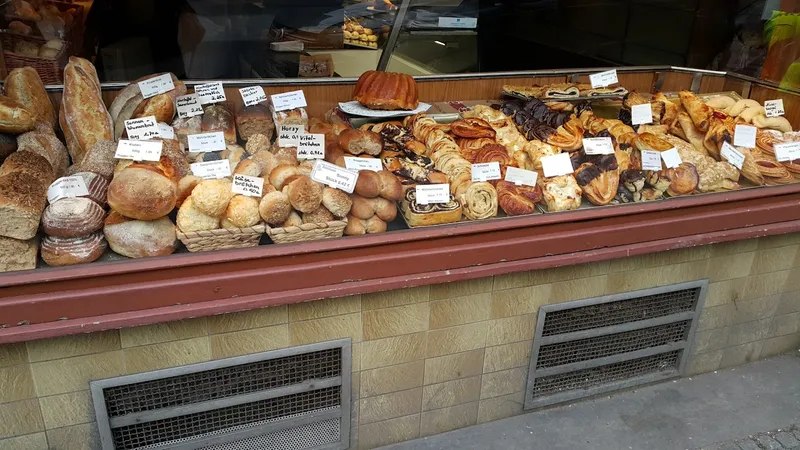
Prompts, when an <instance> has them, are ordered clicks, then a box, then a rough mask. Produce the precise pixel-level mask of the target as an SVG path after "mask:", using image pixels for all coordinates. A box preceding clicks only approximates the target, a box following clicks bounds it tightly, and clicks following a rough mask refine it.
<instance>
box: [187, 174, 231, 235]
mask: <svg viewBox="0 0 800 450" xmlns="http://www.w3.org/2000/svg"><path fill="white" fill-rule="evenodd" d="M231 187H232V186H231V181H230V180H228V179H226V178H221V179H218V180H203V181H202V182H201V183H200V184H198V185H197V187H195V188H194V190H193V191H192V199H193V201H194V205H195V207H196V208H197V209H198V210H200V211H201V212H203V213H204V214H206V215H209V216H213V217H220V216H221V215H222V214H223V213H224V212H225V209H226V208H227V207H228V203H229V202H230V201H231V199H232V198H233V192H232V191H231ZM181 229H183V228H181Z"/></svg>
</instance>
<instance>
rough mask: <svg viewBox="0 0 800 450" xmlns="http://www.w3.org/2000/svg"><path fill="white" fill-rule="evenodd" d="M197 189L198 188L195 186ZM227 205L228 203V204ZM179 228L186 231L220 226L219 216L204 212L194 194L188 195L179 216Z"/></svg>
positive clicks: (206, 229)
mask: <svg viewBox="0 0 800 450" xmlns="http://www.w3.org/2000/svg"><path fill="white" fill-rule="evenodd" d="M195 190H197V188H195ZM226 206H227V205H226ZM177 223H178V229H179V230H181V231H182V232H184V233H191V232H194V231H208V230H216V229H217V228H219V218H218V217H214V216H209V215H208V214H206V213H204V212H203V211H201V210H200V209H198V208H197V206H196V205H195V203H194V195H190V196H188V197H186V200H184V201H183V204H182V205H181V207H180V209H178V217H177Z"/></svg>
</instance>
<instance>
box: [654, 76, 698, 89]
mask: <svg viewBox="0 0 800 450" xmlns="http://www.w3.org/2000/svg"><path fill="white" fill-rule="evenodd" d="M692 78H694V74H691V73H680V72H667V73H666V75H665V76H664V85H663V86H662V87H661V90H662V91H664V92H677V91H682V90H685V89H689V88H690V87H691V86H692Z"/></svg>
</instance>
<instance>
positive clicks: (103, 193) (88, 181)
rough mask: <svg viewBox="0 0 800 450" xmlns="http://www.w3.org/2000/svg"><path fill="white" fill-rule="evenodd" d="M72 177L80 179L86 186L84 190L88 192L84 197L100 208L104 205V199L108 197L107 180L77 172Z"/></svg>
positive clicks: (92, 174)
mask: <svg viewBox="0 0 800 450" xmlns="http://www.w3.org/2000/svg"><path fill="white" fill-rule="evenodd" d="M72 176H75V177H81V178H82V179H83V184H85V185H86V190H88V191H89V194H88V195H84V196H82V197H86V198H88V199H90V200H92V201H93V202H95V203H97V204H98V205H100V206H103V207H104V206H105V205H106V197H107V195H108V180H106V179H105V178H103V177H101V176H100V175H98V174H96V173H92V172H78V173H76V174H74V175H72Z"/></svg>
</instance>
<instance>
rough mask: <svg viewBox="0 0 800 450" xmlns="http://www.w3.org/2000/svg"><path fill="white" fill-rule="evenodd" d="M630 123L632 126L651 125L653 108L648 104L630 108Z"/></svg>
mask: <svg viewBox="0 0 800 450" xmlns="http://www.w3.org/2000/svg"><path fill="white" fill-rule="evenodd" d="M631 122H632V123H633V124H634V125H646V124H648V123H653V107H652V106H651V105H650V103H645V104H643V105H633V106H631Z"/></svg>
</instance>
